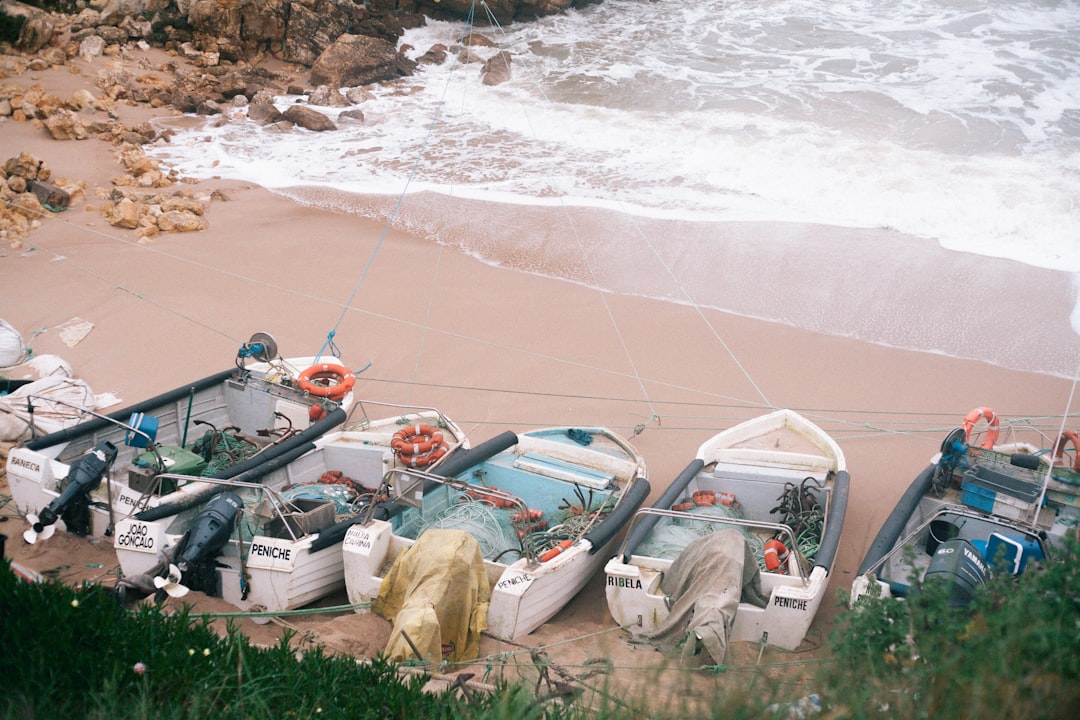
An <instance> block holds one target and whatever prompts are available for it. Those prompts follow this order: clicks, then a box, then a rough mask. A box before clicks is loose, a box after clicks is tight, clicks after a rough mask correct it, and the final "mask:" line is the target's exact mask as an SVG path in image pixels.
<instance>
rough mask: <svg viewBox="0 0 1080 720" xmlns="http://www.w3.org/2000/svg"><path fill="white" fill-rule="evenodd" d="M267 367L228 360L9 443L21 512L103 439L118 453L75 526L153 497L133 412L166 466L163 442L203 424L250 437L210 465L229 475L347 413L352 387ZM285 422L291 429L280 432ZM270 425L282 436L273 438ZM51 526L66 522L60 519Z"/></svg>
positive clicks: (94, 524) (102, 520)
mask: <svg viewBox="0 0 1080 720" xmlns="http://www.w3.org/2000/svg"><path fill="white" fill-rule="evenodd" d="M313 360H314V359H313V358H292V359H289V360H285V361H282V362H283V363H285V367H289V368H300V369H301V370H302V369H303V368H306V367H307V366H308V365H309V364H310V362H311V361H313ZM273 367H275V366H271V365H270V364H268V363H254V364H252V365H250V366H248V367H247V368H245V371H244V372H240V371H238V370H237V369H235V368H234V369H231V370H226V371H223V372H220V373H216V374H214V375H210V376H207V377H205V378H203V379H201V380H198V381H196V382H193V383H190V384H187V385H182V386H180V387H178V388H175V389H174V390H171V391H169V392H167V393H163V394H162V395H158V396H156V397H154V398H150V399H149V400H146V401H143V402H141V403H137V404H135V405H132V406H129V407H127V408H124V409H123V410H119V411H117V412H114V413H111V414H109V415H105V416H98V417H95V418H94V419H91V420H88V421H86V422H83V423H80V424H78V425H75V426H73V427H70V428H66V429H64V430H61V431H59V432H56V433H52V434H50V435H47V436H44V437H41V438H36V439H34V440H31V441H29V442H27V443H26V444H25V445H24V446H22V447H18V448H14V449H13V450H12V451H11V453H10V455H9V457H8V461H7V476H8V483H9V486H10V488H11V494H12V499H13V500H14V502H15V505H16V507H17V508H18V509H19V511H20V512H21V513H23V514H24V515H25V514H34V515H40V514H41V512H42V510H44V509H45V508H46V507H48V506H49V504H50V503H52V502H53V501H54V500H56V499H57V498H58V497H59V496H60V493H61V490H62V488H63V485H64V483H65V481H66V478H67V475H68V471H69V469H70V467H71V465H72V463H74V462H75V461H76V460H77V459H78V458H79V457H80V456H81V455H82V454H84V453H85V452H87V451H88V450H90V449H91V448H94V447H96V446H98V445H99V444H101V443H103V442H109V443H111V444H112V445H113V446H114V447H115V448H116V449H117V457H116V460H115V461H114V462H113V463H112V466H111V468H110V469H109V471H108V473H107V477H105V478H103V480H102V482H101V484H100V485H99V486H98V487H97V488H96V489H95V490H94V491H93V492H92V493H91V496H90V501H91V504H90V508H89V513H90V518H89V527H88V528H86V532H85V533H80V534H88V535H90V536H92V537H101V536H104V535H105V534H107V532H108V531H109V530H110V529H111V528H112V527H114V526H115V524H116V522H118V521H119V520H120V519H122V518H125V517H128V516H130V515H132V514H134V513H137V512H139V511H142V510H145V509H147V508H149V507H153V506H155V505H157V504H158V503H159V502H160V500H161V496H162V495H163V494H165V493H164V491H163V489H162V488H161V487H160V486H157V485H154V484H153V481H152V480H151V479H149V477H148V474H147V473H143V472H142V471H141V470H140V468H138V467H137V466H135V465H133V461H134V459H135V458H136V456H138V455H140V454H142V453H144V452H145V451H146V450H147V445H146V441H145V439H143V440H142V441H141V442H140V437H139V435H138V433H137V432H133V428H134V426H133V425H132V424H131V419H132V418H133V417H137V416H142V417H143V418H152V419H153V421H154V423H155V427H156V434H155V441H154V443H155V446H157V447H159V448H162V453H163V457H165V458H166V460H165V462H166V463H167V467H166V469H167V470H168V468H169V464H170V463H172V462H174V459H173V457H170V456H168V455H167V454H166V452H167V451H166V450H165V449H166V448H180V447H184V446H185V445H189V444H190V443H191V442H194V439H195V438H196V437H197V436H199V435H201V434H202V433H203V432H204V428H206V427H212V428H219V429H222V428H227V427H228V428H238V430H236V432H237V433H238V434H240V435H242V436H244V437H247V438H250V439H252V441H253V442H254V443H255V444H256V445H257V446H258V447H259V448H260V451H259V452H258V454H256V455H255V456H254V457H252V458H251V459H249V460H247V461H244V462H241V463H238V464H236V465H233V466H232V467H229V468H225V469H223V470H220V471H218V472H217V473H215V475H214V476H215V477H221V478H225V477H233V476H235V475H238V474H240V473H242V472H244V471H246V470H248V469H250V468H251V467H255V466H257V465H258V464H259V463H261V462H264V461H266V460H269V459H272V458H274V457H276V456H279V455H281V454H282V453H286V452H289V451H290V450H292V449H294V448H296V447H299V446H301V445H303V444H305V443H309V442H311V441H312V440H313V439H315V438H317V437H319V436H321V435H322V434H324V433H326V432H328V431H330V430H332V429H333V428H334V427H335V426H337V425H340V424H341V423H343V422H344V421H345V418H346V413H345V409H346V408H347V407H349V406H350V405H351V403H352V395H351V393H350V394H349V395H347V396H346V398H345V399H343V400H342V401H341V402H340V403H339V402H330V401H327V400H325V399H323V398H316V397H313V396H311V395H308V394H307V393H304V392H302V391H299V390H297V389H296V388H293V387H291V386H289V385H287V384H283V382H282V380H281V378H280V376H279V375H278V374H275V373H276V372H277V371H275V370H274V369H273ZM296 372H297V373H299V372H300V370H296ZM313 404H317V405H320V406H321V407H322V408H323V411H324V413H325V414H324V415H323V417H321V418H318V419H314V420H313V419H312V417H313V416H312V414H311V407H312V405H313ZM287 428H291V429H292V430H294V431H296V432H294V433H293V434H291V435H285V433H286V431H287V430H286V429H287ZM134 429H135V430H138V428H134ZM275 432H277V433H281V435H282V436H281V437H279V438H274V433H275ZM268 438H273V439H275V440H276V442H270V440H269V439H268ZM180 454H181V453H177V455H180ZM189 455H190V454H188V455H185V457H187V456H189ZM197 481H198V478H197V477H192V478H189V479H181V480H174V481H173V482H174V483H176V484H178V485H179V484H182V483H185V482H197ZM168 489H169V488H165V490H168ZM57 526H58V528H59V529H68V528H67V527H66V525H65V524H64V521H63V520H60V521H58V523H57Z"/></svg>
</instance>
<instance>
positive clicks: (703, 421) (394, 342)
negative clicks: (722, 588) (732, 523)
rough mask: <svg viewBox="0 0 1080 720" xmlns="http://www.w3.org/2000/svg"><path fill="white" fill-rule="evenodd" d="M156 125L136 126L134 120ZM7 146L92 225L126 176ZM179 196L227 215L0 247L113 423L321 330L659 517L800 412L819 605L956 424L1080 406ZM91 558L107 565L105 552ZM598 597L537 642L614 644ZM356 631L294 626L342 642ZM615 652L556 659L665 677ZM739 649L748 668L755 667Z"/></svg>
mask: <svg viewBox="0 0 1080 720" xmlns="http://www.w3.org/2000/svg"><path fill="white" fill-rule="evenodd" d="M53 75H59V77H61V78H63V79H64V80H65V81H70V82H72V83H74V84H75V85H78V84H79V83H80V82H86V81H90V85H91V89H92V90H95V91H96V88H92V75H91V74H89V73H80V74H79V75H73V74H72V73H70V72H69V71H68V70H67V69H65V68H54V69H53V70H51V71H49V72H46V73H41V74H40V76H41V77H40V78H39V79H38V80H36V81H38V82H42V83H44V84H48V83H49V82H50V78H51V77H52V76H53ZM8 82H11V79H9V80H8ZM127 112H128V111H127V110H125V111H124V113H125V114H126V113H127ZM150 112H151V111H150V109H149V108H142V107H139V108H132V109H131V116H132V117H139V118H141V119H146V117H148V116H149V114H150ZM155 112H160V111H155ZM125 122H128V120H125ZM0 127H2V128H3V132H4V135H5V137H6V138H8V141H7V142H8V145H7V146H8V147H9V148H11V150H10V152H11V154H13V155H14V154H17V153H18V152H20V151H23V150H25V151H27V152H31V153H33V154H35V155H37V156H39V157H42V158H43V159H45V160H46V161H47V162H48V163H49V164H50V165H51V166H52V167H53V168H54V172H55V173H56V174H57V175H69V176H78V175H79V174H81V177H82V178H83V179H85V180H86V182H87V201H86V205H87V206H91V207H93V206H96V205H98V201H97V200H96V199H95V197H96V196H95V189H97V188H103V189H105V190H107V189H108V188H109V187H110V179H111V178H112V177H113V176H115V175H117V174H118V173H119V169H120V168H119V165H118V164H117V163H116V161H115V158H114V157H113V152H114V148H113V147H112V146H111V145H110V144H107V143H104V142H101V141H99V140H96V139H90V140H84V141H68V142H60V141H54V140H51V139H50V138H49V137H48V136H47V134H46V133H45V132H44V130H40V129H37V128H35V127H33V126H32V125H31V124H29V123H16V122H13V121H8V122H6V123H3V124H2V125H0ZM5 159H6V158H5ZM175 189H182V190H184V191H196V192H199V193H203V194H206V195H210V194H211V193H213V192H217V193H219V195H221V196H223V197H226V198H228V199H227V200H224V199H222V200H213V201H211V202H210V205H209V209H208V211H207V213H206V218H207V220H208V222H209V227H208V229H206V230H204V231H201V232H194V233H166V234H159V235H157V236H154V237H152V238H149V239H147V240H145V241H139V240H137V239H136V237H135V232H134V231H127V230H118V229H116V228H111V227H109V226H108V224H107V223H106V222H105V221H104V219H103V218H102V216H101V214H100V212H98V211H90V210H88V209H87V208H86V207H85V206H83V207H76V208H73V209H71V210H68V211H66V212H63V213H60V214H58V215H54V216H50V217H47V218H45V219H44V220H43V221H42V223H41V226H40V227H39V228H37V229H35V230H33V231H32V232H31V233H30V235H29V236H28V237H27V238H26V239H25V240H24V242H23V246H22V247H21V248H11V247H8V246H7V245H6V244H5V245H3V246H2V247H0V251H2V252H0V318H2V319H4V320H6V321H7V322H9V323H11V324H12V325H13V326H14V327H15V328H16V329H17V330H18V331H19V332H20V333H21V334H22V335H23V339H24V340H28V339H29V338H30V336H31V334H32V333H34V332H36V331H37V330H38V329H39V328H46V329H47V330H46V331H45V332H42V333H41V334H38V335H36V336H35V337H34V339H33V347H34V350H35V354H37V355H43V354H56V355H59V356H61V357H62V358H64V359H65V360H66V361H67V362H69V363H70V364H71V366H72V367H73V369H74V374H75V376H76V377H79V378H82V379H83V380H85V381H86V382H88V383H89V384H90V386H91V387H92V388H93V390H94V392H95V393H99V394H100V393H106V392H109V393H113V394H115V395H116V396H117V397H118V398H119V401H120V403H121V404H120V405H117V406H114V408H113V409H115V407H122V406H123V405H126V404H130V403H133V402H136V401H137V400H139V399H141V398H144V397H147V396H149V395H151V394H155V393H157V392H160V391H163V390H166V389H169V388H172V387H175V386H177V385H178V384H180V383H181V382H185V381H187V380H189V379H195V378H198V377H202V376H204V375H207V374H209V373H211V372H214V371H217V370H222V369H225V368H226V367H229V366H230V365H231V363H232V360H233V357H234V355H235V352H236V349H237V347H238V346H239V344H240V343H242V342H244V341H245V340H247V338H249V337H250V336H251V334H252V333H253V332H256V331H266V332H269V333H270V334H272V335H274V337H275V338H276V339H277V341H278V343H279V346H280V349H281V353H282V354H283V355H286V356H289V355H300V354H314V351H316V350H317V349H318V348H320V347H321V346H322V344H323V342H324V341H325V340H326V337H327V334H328V333H329V332H334V333H335V335H334V341H335V343H336V344H337V345H338V346H339V347H340V348H341V350H342V352H343V359H344V360H345V361H346V362H347V363H348V365H349V366H350V367H352V368H361V367H364V366H365V365H367V364H368V363H371V367H370V368H369V369H367V370H366V371H365V372H364V373H362V374H361V375H360V376H358V384H357V390H358V393H359V394H360V395H362V396H364V397H367V398H369V399H372V400H386V401H398V402H415V403H423V404H426V405H432V406H436V407H439V408H440V409H442V410H443V411H445V412H446V413H447V414H448V415H449V416H450V417H451V418H453V419H454V420H455V421H457V422H458V423H459V424H460V425H461V426H462V428H463V429H464V430H465V431H466V432H467V433H468V435H469V437H470V439H471V440H472V442H473V443H476V442H479V441H482V440H484V439H486V438H488V437H490V436H492V435H494V434H496V433H498V432H499V431H501V430H505V429H528V428H531V427H540V426H544V425H562V424H571V425H572V424H591V425H604V426H608V427H611V428H613V429H615V430H616V431H618V432H620V433H621V434H624V435H626V436H628V437H631V442H632V443H633V444H634V445H635V447H637V449H638V450H639V451H640V452H641V453H642V454H643V455H644V456H645V458H646V461H647V462H648V464H649V473H650V479H651V481H652V495H651V497H650V501H651V500H654V499H655V498H657V497H658V496H659V495H660V493H661V492H662V491H663V489H664V488H665V487H666V486H667V484H668V483H669V482H670V480H671V479H673V478H674V477H675V475H676V474H677V473H678V472H679V471H680V470H681V469H682V468H683V467H684V466H685V465H686V463H687V462H689V461H690V460H691V459H692V457H693V455H694V453H695V451H696V449H697V447H698V445H699V444H700V443H701V442H703V441H704V440H705V439H707V438H708V437H710V436H711V435H712V434H714V433H715V432H718V431H719V430H720V429H723V428H725V427H729V426H730V425H733V424H735V423H736V422H738V421H741V420H743V419H746V418H748V417H750V416H752V415H756V414H761V413H763V412H764V411H765V409H766V406H775V407H791V408H793V409H796V410H799V411H800V412H803V413H804V414H807V415H808V416H809V417H810V418H811V419H812V420H814V421H815V422H818V423H819V424H821V425H822V427H823V428H824V429H825V430H826V431H827V432H830V433H831V434H834V437H836V439H837V440H838V442H839V444H840V446H841V447H842V448H843V449H844V451H845V454H846V455H847V460H848V467H849V471H850V473H851V477H852V493H851V498H850V501H849V507H848V514H847V519H846V521H845V526H844V537H843V539H842V541H841V548H840V552H839V553H838V556H837V559H836V563H835V565H834V571H833V573H832V574H831V578H830V590H829V599H830V601H831V599H832V598H833V597H835V593H836V592H837V591H839V590H846V589H847V588H848V587H850V584H851V580H852V579H853V573H854V571H855V569H856V567H857V565H858V563H859V561H860V560H861V557H862V554H863V552H864V551H865V549H866V547H867V546H868V545H869V543H870V541H871V539H872V537H873V535H874V533H875V532H876V530H877V527H878V525H879V524H880V522H881V521H882V520H883V519H884V517H885V516H886V515H887V514H888V512H889V511H890V510H891V508H892V505H893V503H894V502H895V501H896V499H897V498H898V497H899V496H900V494H901V493H902V492H903V490H904V489H905V488H906V487H907V485H908V484H909V482H910V481H911V480H912V479H913V478H914V477H915V475H916V474H918V472H919V471H921V470H922V468H923V467H925V465H926V464H927V462H928V460H929V458H930V456H931V455H933V453H934V452H935V451H936V449H937V447H938V446H939V445H940V442H941V440H942V438H943V437H944V436H945V434H946V433H947V432H948V431H949V430H950V429H951V428H953V427H956V426H957V425H959V423H960V421H961V420H962V419H963V416H964V415H965V414H966V412H967V411H968V410H969V409H971V408H973V407H976V406H980V405H985V406H989V407H992V408H994V409H995V410H997V411H999V413H1001V414H1002V416H1003V417H1019V416H1025V417H1028V416H1034V417H1040V418H1045V419H1046V420H1045V423H1046V426H1047V427H1051V426H1052V427H1054V428H1055V429H1056V427H1057V424H1056V421H1052V419H1053V418H1060V416H1061V413H1063V412H1064V410H1065V408H1066V406H1067V403H1068V400H1069V398H1070V394H1071V392H1072V389H1073V383H1072V382H1071V381H1070V380H1068V379H1065V378H1058V377H1052V376H1047V375H1039V374H1034V373H1025V372H1020V371H1015V370H1009V369H1006V368H1001V367H996V366H992V365H989V364H987V363H983V362H979V361H973V360H964V359H958V358H951V357H948V356H944V355H934V354H930V353H920V352H916V351H911V350H903V349H897V348H889V347H884V346H878V345H873V344H870V343H866V342H863V341H859V340H855V339H852V338H844V337H839V336H833V335H825V334H820V333H814V332H810V331H807V330H800V329H797V328H792V327H787V326H783V325H779V324H776V323H770V322H766V321H761V320H755V319H753V318H747V317H742V316H739V315H733V314H728V313H723V312H719V311H714V310H709V309H704V308H702V309H699V308H696V307H691V306H687V305H679V304H675V303H671V302H664V301H660V300H652V299H649V298H644V297H640V296H634V295H620V294H612V293H604V292H600V291H597V290H595V289H591V288H588V287H584V286H581V285H577V284H573V283H569V282H564V281H559V280H553V279H549V278H544V277H541V276H538V275H535V274H524V273H521V272H519V271H516V270H510V269H507V268H502V267H497V266H495V265H492V264H489V263H485V262H483V261H481V260H478V259H477V258H475V257H472V256H470V255H468V254H467V253H464V252H460V251H459V250H457V249H455V248H453V247H448V246H441V245H434V244H432V243H430V242H428V241H426V240H424V239H422V238H420V237H417V236H414V235H410V234H406V233H403V232H400V231H398V230H395V229H389V230H387V229H386V228H385V225H384V224H382V223H379V222H376V221H373V220H363V219H360V218H357V217H355V216H349V215H345V214H342V213H338V212H334V211H330V210H325V209H318V208H312V207H306V206H303V205H300V204H298V203H295V202H292V201H286V200H284V199H282V198H281V197H280V196H279V195H277V194H275V193H273V192H272V191H270V190H267V189H265V188H262V187H259V186H257V185H253V184H251V183H243V182H238V181H228V180H219V179H206V180H200V181H198V182H194V183H185V184H183V185H180V186H179V187H177V188H175ZM769 230H770V228H768V227H763V228H761V231H762V232H768V231H769ZM772 230H773V231H779V229H778V228H772ZM376 248H377V249H378V252H377V253H376V252H375V250H376ZM349 298H352V300H351V302H349V305H350V309H349V310H348V311H344V305H345V303H346V302H348V301H349ZM911 311H912V312H913V313H916V314H917V311H918V308H912V309H911ZM76 317H77V318H81V319H83V320H85V321H87V322H89V323H92V324H93V329H92V330H91V332H90V333H89V334H88V335H87V336H86V337H85V338H83V339H82V340H81V341H80V342H78V343H77V344H76V345H74V346H73V347H69V346H67V345H66V344H65V343H64V341H63V339H62V338H61V337H60V335H59V333H58V332H56V329H57V328H58V327H59V326H60V325H62V324H63V323H65V322H67V321H69V320H71V319H72V318H76ZM1013 320H1014V321H1016V322H1020V321H1023V320H1025V319H1024V318H1014V319H1013ZM1073 417H1074V418H1075V417H1076V408H1075V401H1074V402H1073ZM1073 424H1075V423H1073ZM639 429H640V432H636V431H638V430H639ZM19 523H21V521H17V522H16V523H14V524H13V523H11V522H9V523H7V526H6V529H4V533H5V534H7V535H8V536H9V538H15V540H12V539H9V541H8V544H7V554H8V555H9V556H10V557H13V558H15V559H18V560H19V561H20V562H24V563H27V564H29V563H30V562H32V561H40V562H56V560H44V559H43V558H45V557H52V556H46V555H45V553H46V552H48V550H47V549H42V548H35V547H29V546H25V545H23V543H22V541H21V539H19V538H18V535H20V534H21V531H22V527H21V525H19ZM13 530H17V532H14V531H13ZM50 542H51V541H50ZM79 542H80V541H78V540H77V539H74V538H73V539H71V542H68V543H65V544H63V545H60V544H58V545H57V546H56V547H57V548H58V550H59V549H62V550H63V552H64V553H67V554H72V553H75V555H74V556H73V557H68V558H67V563H68V564H69V565H76V566H77V565H78V564H79V563H80V562H83V560H82V558H81V556H80V555H78V553H80V552H81V551H80V550H78V548H79V547H81V546H80V545H79ZM84 544H85V543H84ZM28 547H29V549H28ZM89 547H90V546H88V548H89ZM93 550H94V551H95V552H99V554H100V555H101V557H107V556H108V551H111V548H105V549H103V548H100V547H94V548H93ZM88 551H89V550H88ZM35 553H37V555H35ZM35 559H36V560H35ZM59 562H63V560H60V561H59ZM86 562H89V561H86ZM83 564H85V563H83ZM76 569H77V568H76ZM88 572H89V573H93V574H100V573H101V572H102V571H101V570H100V569H95V570H89V571H88ZM601 580H602V578H600V577H597V578H594V580H593V582H591V583H590V585H589V587H588V588H586V590H585V591H583V592H582V593H581V594H579V596H578V597H577V598H575V600H574V601H573V602H572V603H571V604H570V606H568V607H567V608H566V609H564V610H563V611H562V612H560V613H559V615H557V616H556V617H555V618H554V619H553V620H552V621H551V622H549V623H548V625H546V626H544V627H543V628H541V629H540V630H539V631H537V633H536V634H534V635H533V636H530V638H529V643H531V644H532V643H535V644H543V643H550V642H555V641H557V640H559V639H566V638H575V637H580V636H585V635H587V634H588V633H593V632H597V631H601V630H611V629H612V628H611V626H612V624H613V621H612V620H611V619H610V616H608V615H607V611H606V607H605V605H604V601H603V587H602V582H600V581H601ZM830 601H827V602H826V604H825V605H824V606H823V608H822V610H821V612H820V613H819V616H818V620H817V621H816V622H815V627H816V628H818V631H819V632H821V633H824V634H826V635H827V632H828V629H829V625H830V623H831V619H832V618H833V617H834V616H835V614H836V612H837V608H836V607H834V603H832V602H830ZM360 617H362V616H359V615H351V614H350V615H345V616H340V617H338V618H333V619H330V620H328V621H325V622H323V621H320V622H319V623H315V622H314V621H313V622H312V624H311V625H310V626H308V627H312V628H317V630H316V633H317V635H318V636H320V637H322V638H324V639H326V638H330V639H335V640H336V641H338V642H341V643H343V642H345V640H344V639H343V638H344V637H345V636H346V635H348V633H349V632H351V630H350V628H351V627H352V626H351V625H350V623H355V622H359V621H358V620H356V619H355V618H360ZM335 622H336V623H337V625H336V626H335ZM245 628H246V630H250V631H252V632H253V633H259V632H265V631H264V630H261V629H260V627H258V626H253V627H249V626H248V624H245ZM274 629H277V630H280V628H276V627H274V628H270V630H274ZM625 645H626V643H625V642H623V641H621V640H620V639H619V637H618V636H617V634H614V633H609V634H608V635H606V636H605V639H604V640H603V641H602V642H597V643H595V644H594V645H592V646H590V647H577V648H574V649H571V650H568V653H569V655H568V658H569V657H575V656H588V655H591V654H595V653H598V652H599V653H608V654H609V655H610V656H618V657H624V656H634V657H637V658H638V659H639V661H640V660H641V658H643V657H646V655H649V656H651V659H652V661H653V662H654V663H656V662H658V658H659V656H658V655H657V654H655V653H648V654H646V653H644V651H642V650H636V651H635V650H633V649H630V648H627V647H625ZM743 650H744V651H746V653H748V654H746V653H744V654H743V659H744V660H745V662H747V663H748V664H752V662H753V657H754V655H756V654H757V647H756V646H755V647H753V648H749V649H746V648H744V649H743ZM635 653H636V655H635ZM776 655H777V656H779V657H780V658H782V657H783V656H784V654H783V653H779V652H777V653H776ZM747 658H748V659H747ZM567 662H569V660H567Z"/></svg>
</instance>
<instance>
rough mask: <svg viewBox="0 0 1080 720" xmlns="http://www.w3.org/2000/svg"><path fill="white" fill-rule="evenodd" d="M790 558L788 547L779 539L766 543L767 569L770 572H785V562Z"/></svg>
mask: <svg viewBox="0 0 1080 720" xmlns="http://www.w3.org/2000/svg"><path fill="white" fill-rule="evenodd" d="M787 559H788V549H787V546H786V545H784V543H782V542H780V541H779V540H775V539H774V540H770V541H768V542H767V543H765V569H766V570H768V571H769V572H779V573H783V572H784V563H786V562H787Z"/></svg>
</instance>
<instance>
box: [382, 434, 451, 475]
mask: <svg viewBox="0 0 1080 720" xmlns="http://www.w3.org/2000/svg"><path fill="white" fill-rule="evenodd" d="M390 448H391V449H392V450H393V451H394V453H396V454H397V456H398V458H399V459H400V460H401V462H402V463H403V464H405V465H407V466H409V467H414V468H423V467H427V466H428V465H431V464H432V463H434V462H435V461H436V460H438V459H439V458H441V457H442V456H443V455H446V451H447V447H446V443H444V442H443V434H442V433H441V432H439V430H438V429H437V428H435V427H432V426H431V425H424V424H422V423H416V424H415V425H410V426H408V427H404V428H402V429H400V430H398V431H397V432H396V433H394V437H392V438H391V439H390Z"/></svg>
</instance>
